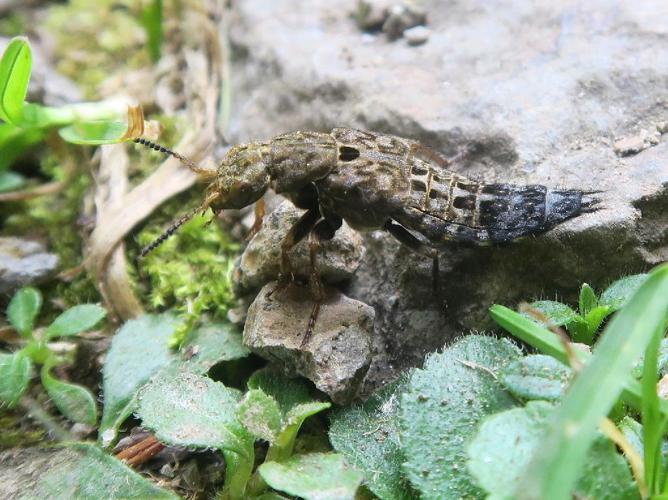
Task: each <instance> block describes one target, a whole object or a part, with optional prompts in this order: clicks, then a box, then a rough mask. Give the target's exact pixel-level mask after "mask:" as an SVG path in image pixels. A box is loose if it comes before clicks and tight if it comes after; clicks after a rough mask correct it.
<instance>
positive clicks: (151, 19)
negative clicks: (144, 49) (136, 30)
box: [141, 0, 163, 62]
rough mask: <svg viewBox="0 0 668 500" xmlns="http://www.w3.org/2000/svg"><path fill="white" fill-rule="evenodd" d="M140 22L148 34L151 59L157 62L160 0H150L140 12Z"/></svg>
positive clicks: (161, 36)
mask: <svg viewBox="0 0 668 500" xmlns="http://www.w3.org/2000/svg"><path fill="white" fill-rule="evenodd" d="M141 20H142V24H143V25H144V29H145V30H146V34H147V35H148V49H149V51H150V53H151V60H152V61H153V62H157V61H158V60H159V59H160V46H161V45H162V38H163V33H162V0H152V1H151V3H150V4H149V5H148V6H147V7H146V8H145V9H144V12H143V13H142V19H141Z"/></svg>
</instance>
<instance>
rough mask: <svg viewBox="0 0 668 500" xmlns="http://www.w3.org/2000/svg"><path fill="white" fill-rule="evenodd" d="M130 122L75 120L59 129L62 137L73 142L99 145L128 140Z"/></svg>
mask: <svg viewBox="0 0 668 500" xmlns="http://www.w3.org/2000/svg"><path fill="white" fill-rule="evenodd" d="M127 130H128V124H127V123H124V122H119V121H113V120H98V121H88V122H75V123H73V124H72V125H69V126H67V127H63V128H61V129H59V130H58V133H59V134H60V137H62V138H63V139H64V140H65V141H67V142H70V143H72V144H83V145H88V146H99V145H101V144H116V143H119V142H123V141H125V140H127V138H126V137H125V133H126V132H127Z"/></svg>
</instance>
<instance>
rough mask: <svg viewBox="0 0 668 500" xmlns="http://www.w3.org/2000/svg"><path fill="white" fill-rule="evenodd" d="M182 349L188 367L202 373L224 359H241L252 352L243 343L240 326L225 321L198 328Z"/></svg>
mask: <svg viewBox="0 0 668 500" xmlns="http://www.w3.org/2000/svg"><path fill="white" fill-rule="evenodd" d="M181 351H182V353H183V355H182V356H181V357H182V358H184V362H185V363H186V365H187V367H188V369H189V370H190V371H192V372H194V373H200V374H204V373H206V372H207V371H209V369H210V368H211V367H212V366H214V365H216V364H218V363H220V362H222V361H231V360H234V359H241V358H245V357H246V356H248V355H249V354H250V351H249V350H248V348H246V347H245V346H244V345H243V342H242V340H241V332H240V331H239V328H238V327H236V326H235V325H232V324H231V323H224V322H219V323H213V324H205V325H203V326H201V327H199V328H197V329H196V330H195V331H194V332H192V333H191V334H190V336H189V337H188V339H187V340H186V342H185V344H184V345H183V347H182V348H181Z"/></svg>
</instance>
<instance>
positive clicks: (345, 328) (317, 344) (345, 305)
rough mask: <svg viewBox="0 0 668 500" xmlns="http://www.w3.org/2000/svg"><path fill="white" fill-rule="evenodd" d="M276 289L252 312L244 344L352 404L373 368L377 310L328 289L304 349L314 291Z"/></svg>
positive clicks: (266, 290) (334, 397)
mask: <svg viewBox="0 0 668 500" xmlns="http://www.w3.org/2000/svg"><path fill="white" fill-rule="evenodd" d="M276 286H277V284H276V282H271V283H268V284H267V285H266V286H265V287H264V288H263V289H262V290H261V291H260V293H259V294H258V296H257V297H256V299H255V301H254V302H253V304H252V305H251V307H250V309H249V310H248V318H247V320H246V326H245V328H244V337H243V338H244V344H245V345H246V346H248V347H249V348H250V349H251V350H253V351H254V352H256V353H257V354H259V355H260V356H263V357H265V358H266V359H269V360H272V361H278V362H279V363H282V364H283V366H284V368H285V369H286V370H287V371H288V372H291V373H298V374H300V375H302V376H304V377H306V378H308V379H309V380H311V381H312V382H313V383H314V384H315V386H316V387H317V388H318V389H320V390H321V391H323V392H324V393H326V394H327V395H329V397H330V398H331V399H332V401H334V402H335V403H338V404H344V403H346V402H349V401H350V400H351V399H352V398H353V397H354V396H355V395H356V393H357V390H358V389H359V386H360V384H361V382H362V379H363V378H364V375H365V374H366V372H367V370H368V369H369V365H370V363H371V335H372V332H373V320H374V316H375V313H374V310H373V308H372V307H370V306H368V305H366V304H365V303H363V302H360V301H357V300H353V299H351V298H348V297H346V296H345V295H343V294H342V293H341V292H339V291H338V290H336V289H334V288H329V287H325V299H324V300H323V302H322V303H321V305H320V312H319V314H318V317H317V319H316V322H315V326H314V327H313V332H312V335H311V337H310V339H309V340H308V341H307V342H306V344H305V345H303V346H302V341H303V340H304V335H305V334H306V330H307V328H308V323H309V318H310V316H311V311H312V309H313V305H314V302H313V298H312V296H311V292H310V290H309V288H308V287H303V286H297V285H291V286H289V287H287V288H286V289H285V290H278V291H274V290H275V289H276Z"/></svg>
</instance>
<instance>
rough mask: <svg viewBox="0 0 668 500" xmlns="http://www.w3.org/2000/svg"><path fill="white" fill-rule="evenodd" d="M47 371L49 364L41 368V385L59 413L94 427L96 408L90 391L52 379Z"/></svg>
mask: <svg viewBox="0 0 668 500" xmlns="http://www.w3.org/2000/svg"><path fill="white" fill-rule="evenodd" d="M49 369H50V366H49V364H45V365H44V366H43V367H42V385H43V386H44V389H46V392H47V393H48V394H49V397H50V398H51V400H52V401H53V402H54V404H55V405H56V407H57V408H58V409H59V410H60V412H61V413H62V414H63V415H65V416H66V417H67V418H69V419H70V420H72V421H74V422H79V423H82V424H86V425H95V423H96V422H97V407H96V405H95V398H94V397H93V395H92V394H91V393H90V391H89V390H88V389H86V388H85V387H83V386H81V385H77V384H69V383H67V382H63V381H62V380H58V379H56V378H54V377H52V376H51V374H50V373H49Z"/></svg>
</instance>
